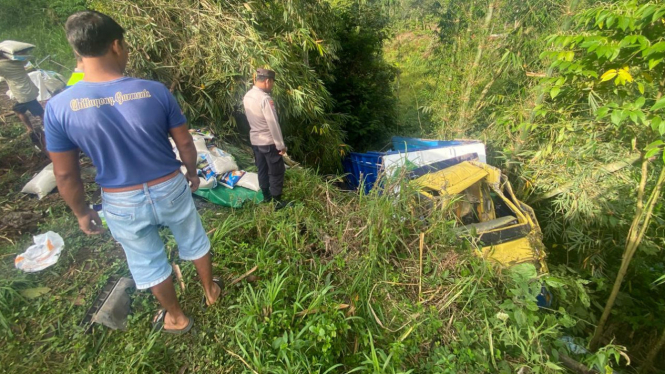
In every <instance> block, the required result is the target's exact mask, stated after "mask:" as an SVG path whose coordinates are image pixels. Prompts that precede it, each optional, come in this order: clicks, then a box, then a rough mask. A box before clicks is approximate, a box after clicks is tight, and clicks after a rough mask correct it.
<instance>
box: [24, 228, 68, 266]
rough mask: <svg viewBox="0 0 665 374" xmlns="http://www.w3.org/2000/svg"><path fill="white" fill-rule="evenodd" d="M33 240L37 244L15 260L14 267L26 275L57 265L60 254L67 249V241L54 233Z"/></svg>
mask: <svg viewBox="0 0 665 374" xmlns="http://www.w3.org/2000/svg"><path fill="white" fill-rule="evenodd" d="M33 240H34V242H35V244H34V245H31V246H30V247H29V248H28V249H27V250H26V251H25V252H23V253H21V254H20V255H18V256H16V259H15V260H14V266H16V268H17V269H19V270H23V271H25V272H26V273H34V272H36V271H40V270H44V269H46V268H47V267H49V266H51V265H53V264H55V263H56V262H58V258H59V257H60V252H62V250H63V249H64V248H65V241H64V240H62V236H60V235H58V234H56V233H54V232H53V231H48V232H47V233H46V234H40V235H37V236H35V237H33Z"/></svg>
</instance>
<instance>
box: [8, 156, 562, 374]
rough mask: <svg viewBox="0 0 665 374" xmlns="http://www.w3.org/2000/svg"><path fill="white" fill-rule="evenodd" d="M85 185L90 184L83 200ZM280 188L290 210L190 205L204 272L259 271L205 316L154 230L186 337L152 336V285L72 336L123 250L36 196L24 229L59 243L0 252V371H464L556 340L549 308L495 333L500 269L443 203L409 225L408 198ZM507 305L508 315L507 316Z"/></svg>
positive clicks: (505, 295)
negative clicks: (202, 232) (119, 323)
mask: <svg viewBox="0 0 665 374" xmlns="http://www.w3.org/2000/svg"><path fill="white" fill-rule="evenodd" d="M17 172H20V170H18V171H17ZM403 188H404V191H408V188H406V186H403ZM3 190H5V189H4V188H3ZM95 190H96V188H95V186H94V185H90V187H89V190H88V192H89V194H90V198H91V199H94V191H95ZM285 191H287V197H288V198H290V199H294V200H296V201H298V204H297V205H296V207H295V208H293V209H289V210H284V211H280V212H277V213H275V212H272V210H271V209H270V208H269V207H268V206H254V205H249V206H246V207H244V208H242V209H237V210H233V209H228V208H221V207H217V206H214V205H210V204H207V203H203V202H199V205H200V209H199V211H200V213H201V215H202V220H203V222H204V225H205V227H206V230H207V231H209V232H210V239H211V242H212V248H213V249H212V251H213V262H214V269H215V272H216V273H217V274H219V275H221V276H222V277H224V278H225V279H226V280H227V284H228V283H230V282H229V281H230V280H231V279H234V278H236V277H238V276H240V275H242V274H244V273H245V272H247V271H248V270H250V269H252V268H253V267H255V266H256V267H257V268H258V270H256V272H254V273H253V274H252V276H250V277H248V278H246V280H245V281H242V282H239V283H238V284H236V285H234V286H232V287H229V288H228V289H227V290H226V295H225V296H224V298H223V299H222V300H221V302H220V304H219V305H218V306H216V307H214V308H211V309H209V310H207V311H203V310H201V309H200V307H199V302H200V299H201V295H202V290H201V289H200V287H199V286H198V282H197V279H196V273H195V269H194V267H193V266H192V264H191V263H189V262H180V261H179V260H178V259H177V256H176V253H177V250H176V244H175V242H174V240H173V238H172V236H171V235H170V234H169V233H168V231H164V232H163V237H164V239H165V242H166V243H167V249H168V251H169V253H170V256H171V259H172V260H173V261H176V262H178V263H180V266H181V268H182V273H183V277H184V279H185V283H186V285H187V286H186V289H185V290H184V291H182V290H180V289H178V293H179V299H180V302H181V303H182V306H183V308H184V310H185V311H186V313H188V314H189V315H190V316H191V317H193V318H194V320H195V321H196V332H194V333H192V334H189V335H186V336H183V337H175V336H168V335H166V334H160V333H158V332H153V331H152V329H151V324H150V320H151V318H152V316H153V314H154V313H155V311H156V309H157V308H158V304H157V302H156V300H155V299H154V297H153V296H152V295H151V294H150V293H149V292H134V293H133V294H132V295H131V299H132V314H131V316H130V318H129V321H128V329H127V331H111V330H108V329H106V328H105V327H100V326H97V327H95V328H94V329H93V331H92V332H91V333H90V334H85V333H84V331H83V329H82V328H81V327H79V326H78V325H79V323H80V321H81V320H82V319H83V316H84V314H85V312H86V310H87V308H88V307H89V305H90V304H91V302H92V301H93V300H94V297H95V296H96V294H97V292H98V291H99V290H100V289H101V288H102V287H103V285H104V284H105V282H106V280H107V279H108V277H109V276H111V275H124V276H128V275H129V273H128V269H127V265H126V263H125V260H124V256H123V254H122V251H121V249H120V248H119V247H118V245H117V244H116V243H115V242H114V240H113V239H112V238H111V236H110V235H109V234H108V233H106V234H104V235H102V236H98V237H87V236H85V235H84V234H82V233H81V232H80V231H79V230H78V227H77V223H76V220H75V219H74V217H73V216H72V215H71V214H70V213H69V212H68V211H67V209H66V208H65V207H64V206H63V203H62V202H61V200H59V199H58V196H57V194H52V195H51V196H49V197H47V198H46V199H45V200H47V201H48V205H49V206H48V207H47V206H46V205H44V204H46V203H45V202H44V201H43V202H39V203H36V205H35V206H33V207H32V209H35V210H39V209H42V210H44V211H45V212H46V213H45V215H44V218H43V221H42V222H41V223H40V225H39V227H38V228H37V230H35V232H36V231H39V232H44V231H47V230H53V231H55V232H58V233H60V234H61V235H62V236H63V238H65V242H66V248H65V250H64V252H63V255H62V256H61V258H60V260H59V262H58V263H57V264H56V265H55V266H53V267H51V268H49V269H47V270H44V271H42V272H39V273H36V274H22V273H20V272H19V271H18V270H16V269H14V268H13V263H12V260H13V258H14V256H15V254H16V253H19V252H21V251H22V250H23V249H25V248H26V247H27V246H28V245H29V243H30V240H31V239H30V235H29V234H27V233H26V234H23V235H19V236H17V237H15V238H14V239H12V240H13V241H14V243H13V244H11V243H9V242H5V243H3V244H4V245H2V246H1V247H0V259H1V261H0V274H1V275H0V311H2V315H3V316H4V318H5V320H6V324H7V325H8V326H9V329H8V328H2V329H1V330H0V331H2V337H0V344H1V345H2V346H3V349H2V350H0V361H2V362H3V363H5V365H4V367H3V370H4V371H6V372H9V373H20V372H30V371H33V372H41V371H43V370H44V368H48V370H49V371H51V372H67V373H77V372H86V373H92V372H97V373H116V372H118V373H134V372H141V373H145V372H155V373H157V372H160V373H185V372H187V373H194V372H196V373H343V372H356V373H418V372H432V373H452V372H468V373H476V372H485V371H493V370H495V369H494V367H495V366H496V367H498V368H501V369H503V370H512V369H511V368H515V367H518V366H519V365H528V364H530V359H528V360H525V359H524V358H522V351H526V352H527V353H528V354H530V355H534V354H536V353H535V352H537V351H538V350H539V349H542V347H541V346H540V343H536V344H535V345H534V343H533V342H531V343H528V344H527V343H524V341H525V340H524V339H525V336H524V335H523V333H524V332H525V331H527V330H528V331H529V333H532V334H533V333H538V331H539V329H550V330H551V331H550V330H548V331H549V333H550V335H552V336H555V335H557V334H558V333H559V329H558V327H556V326H557V323H556V320H555V321H549V320H547V318H549V317H546V320H547V321H549V322H548V323H547V324H545V322H544V321H543V322H541V326H540V327H534V328H533V329H526V327H524V326H521V325H515V326H511V327H510V330H508V329H507V328H505V329H504V328H503V327H502V325H501V324H500V323H499V322H500V321H499V320H498V319H496V318H495V317H492V316H494V315H495V314H496V313H497V312H498V311H499V310H501V309H500V307H499V304H500V303H501V300H504V299H511V296H510V293H509V292H508V291H509V290H510V289H511V287H513V288H514V287H515V286H510V278H504V277H503V276H501V275H500V274H499V273H497V272H496V271H495V269H494V268H493V267H492V266H491V265H489V264H487V263H485V262H483V261H482V260H480V259H477V258H474V257H472V256H470V255H469V253H471V248H470V245H469V244H468V243H465V242H461V241H459V240H458V239H457V238H456V237H455V236H454V235H453V234H452V230H450V228H451V227H452V226H453V225H454V222H453V221H451V220H450V219H449V218H448V216H447V212H445V211H438V212H434V215H433V216H431V218H430V219H428V220H424V219H422V218H419V217H420V215H418V214H415V212H416V210H417V206H415V205H414V204H413V200H411V199H409V198H408V196H410V192H404V193H403V196H404V198H400V199H397V200H395V199H394V198H393V197H390V196H388V195H387V194H384V195H379V194H376V193H373V194H371V195H366V196H361V195H357V194H355V193H348V192H342V191H340V190H337V189H336V188H334V187H333V186H332V181H329V182H324V181H322V179H321V178H320V177H319V176H317V175H315V174H314V173H312V172H311V171H309V170H304V169H298V170H289V171H288V173H287V186H286V189H285ZM6 198H7V201H9V202H8V203H7V204H9V205H11V204H15V206H14V209H20V207H21V204H23V203H24V202H26V201H33V200H32V198H26V197H22V196H20V195H18V194H17V193H15V192H10V193H9V194H8V195H7V196H6ZM421 232H423V233H425V242H424V249H425V251H424V258H423V269H422V278H420V275H419V274H420V270H419V266H420V265H419V263H420V261H419V251H418V246H419V238H420V233H421ZM421 282H422V293H421V294H419V292H418V284H419V283H421ZM36 287H48V289H49V290H48V292H47V293H45V294H43V295H41V296H38V297H35V298H27V297H25V296H22V294H25V292H24V291H25V290H26V289H30V288H36ZM528 292H529V291H524V293H523V294H520V295H519V298H520V299H521V300H522V301H520V302H521V303H522V304H520V305H522V306H518V307H514V310H522V309H524V310H525V312H524V313H525V315H527V316H531V317H530V318H540V317H537V316H536V317H533V315H535V314H534V312H529V309H528V308H526V307H523V304H525V303H526V304H528V303H529V302H533V300H532V296H533V295H531V296H529V294H528ZM534 300H535V299H534ZM515 303H517V301H516V302H515ZM528 306H529V307H531V304H529V305H528ZM536 309H537V308H536ZM507 311H508V312H509V314H510V315H511V317H510V318H519V317H514V315H515V314H514V312H513V309H510V310H507ZM529 322H530V324H531V323H534V324H535V322H534V321H531V320H529ZM0 326H2V324H0ZM488 326H489V327H490V329H489V332H490V334H489V335H488ZM536 326H537V324H536ZM543 326H544V327H543ZM524 329H526V330H524ZM504 330H505V331H504ZM533 330H535V332H534V331H533ZM552 331H553V333H552ZM492 332H493V334H494V335H493V336H495V337H496V336H501V335H502V333H503V334H508V333H510V335H509V338H510V339H506V341H509V342H511V344H516V346H519V350H515V352H517V353H519V354H516V355H514V356H513V355H512V353H511V352H513V350H512V349H511V348H510V347H509V346H505V345H503V344H502V343H501V342H500V341H494V342H493V340H492V339H493V338H492ZM546 338H547V339H549V336H548V337H546ZM552 339H553V338H552ZM546 341H549V340H546ZM534 357H538V360H539V361H537V362H536V365H541V366H543V367H545V366H544V362H549V361H548V358H547V356H544V355H542V354H541V355H537V356H534ZM545 371H547V370H545Z"/></svg>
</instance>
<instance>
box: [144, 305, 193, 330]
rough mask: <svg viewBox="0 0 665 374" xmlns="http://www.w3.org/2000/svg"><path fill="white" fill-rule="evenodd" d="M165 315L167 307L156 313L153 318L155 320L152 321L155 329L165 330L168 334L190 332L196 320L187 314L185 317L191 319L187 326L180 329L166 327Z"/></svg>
mask: <svg viewBox="0 0 665 374" xmlns="http://www.w3.org/2000/svg"><path fill="white" fill-rule="evenodd" d="M165 316H166V309H160V310H159V311H158V312H157V314H156V315H155V318H154V319H153V322H152V328H153V329H154V330H157V331H159V330H161V331H164V332H165V333H167V334H174V335H184V334H186V333H188V332H189V331H190V330H191V329H192V327H193V326H194V320H193V319H192V318H191V317H187V316H185V317H187V320H188V321H189V323H187V326H185V328H183V329H178V330H174V329H167V328H164V317H165Z"/></svg>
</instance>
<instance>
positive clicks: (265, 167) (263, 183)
mask: <svg viewBox="0 0 665 374" xmlns="http://www.w3.org/2000/svg"><path fill="white" fill-rule="evenodd" d="M274 85H275V72H274V71H272V70H268V69H256V78H255V79H254V87H252V89H251V90H249V92H247V93H246V94H245V97H244V99H243V104H244V106H245V114H246V115H247V121H248V122H249V128H250V130H249V140H250V142H251V143H252V149H253V150H254V159H255V160H256V167H257V168H258V169H259V186H260V187H261V190H262V191H263V197H264V201H266V202H271V201H274V202H275V209H276V210H279V209H282V208H284V207H286V206H288V205H290V203H285V202H283V201H282V186H283V185H284V172H285V170H286V167H285V166H284V160H283V159H282V156H283V155H285V154H286V145H285V144H284V139H283V138H282V130H281V129H280V127H279V120H278V118H277V111H276V110H275V102H274V101H273V99H272V97H270V92H272V88H273V86H274Z"/></svg>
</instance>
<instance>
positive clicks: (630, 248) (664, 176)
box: [589, 160, 665, 351]
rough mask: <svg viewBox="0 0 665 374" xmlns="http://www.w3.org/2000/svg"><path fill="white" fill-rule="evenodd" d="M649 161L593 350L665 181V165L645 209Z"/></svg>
mask: <svg viewBox="0 0 665 374" xmlns="http://www.w3.org/2000/svg"><path fill="white" fill-rule="evenodd" d="M647 165H648V161H647V160H644V162H643V164H642V180H641V181H640V188H639V191H638V194H637V207H636V210H635V217H634V218H633V223H632V224H631V226H630V230H629V231H628V239H627V241H626V249H625V250H624V252H623V257H622V259H621V267H620V268H619V273H618V274H617V277H616V279H615V280H614V287H612V292H611V293H610V297H609V298H608V299H607V304H605V310H603V315H602V316H601V317H600V321H598V326H597V327H596V331H595V333H594V335H593V338H591V341H590V342H589V348H590V349H591V350H592V351H596V350H597V349H598V347H599V346H600V342H601V339H602V337H603V332H604V330H605V324H606V323H607V320H608V319H609V317H610V312H612V307H613V306H614V302H615V301H616V298H617V295H618V294H619V290H620V289H621V284H622V283H623V278H624V277H625V276H626V273H627V271H628V266H629V265H630V262H631V260H632V259H633V256H634V255H635V252H636V251H637V248H638V247H639V245H640V243H641V242H642V238H643V237H644V234H645V233H646V230H647V228H648V227H649V223H650V221H651V215H652V213H653V208H654V206H655V205H656V202H657V201H658V200H659V197H660V191H661V188H662V186H663V184H664V183H665V167H664V168H662V169H661V171H660V175H659V176H658V180H657V181H656V185H655V186H654V188H653V190H652V191H651V194H650V196H649V200H647V204H646V210H644V200H643V197H644V191H645V188H646V182H647V177H648V171H647Z"/></svg>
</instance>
